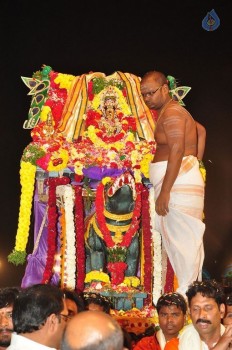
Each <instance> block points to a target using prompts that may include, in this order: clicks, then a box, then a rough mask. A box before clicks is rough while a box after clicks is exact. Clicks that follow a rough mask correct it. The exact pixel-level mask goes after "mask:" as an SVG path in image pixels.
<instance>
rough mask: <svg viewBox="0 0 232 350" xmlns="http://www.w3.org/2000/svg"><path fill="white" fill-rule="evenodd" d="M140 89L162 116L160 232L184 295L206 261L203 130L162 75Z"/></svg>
mask: <svg viewBox="0 0 232 350" xmlns="http://www.w3.org/2000/svg"><path fill="white" fill-rule="evenodd" d="M140 89H141V94H142V96H143V99H144V101H145V103H146V105H147V106H148V108H150V109H155V110H156V111H157V112H158V119H157V124H156V130H155V140H156V143H157V149H156V154H155V157H154V160H153V162H152V163H151V165H150V181H151V183H152V184H153V186H154V190H155V199H156V204H155V209H156V213H157V214H156V218H155V222H156V229H157V231H159V232H160V233H161V234H162V239H163V244H164V247H165V249H166V251H167V254H168V257H169V260H170V262H171V264H172V267H173V270H174V272H175V274H176V276H177V279H178V285H179V287H178V289H177V291H178V292H180V293H182V294H184V293H185V292H186V290H187V288H188V285H189V284H190V283H192V282H193V281H194V280H197V279H198V278H199V279H201V269H202V264H203V259H204V249H203V234H204V230H205V225H204V224H203V223H202V216H203V205H204V181H203V179H202V176H201V173H200V171H199V163H198V159H197V157H199V158H200V159H201V158H202V156H203V153H204V147H205V130H204V127H203V126H201V125H200V124H199V123H196V121H195V120H194V119H193V118H192V116H191V115H190V113H189V112H188V111H187V110H186V109H185V108H184V107H182V106H181V105H180V104H179V103H178V102H176V101H174V100H172V98H171V96H170V92H169V87H168V81H167V78H166V77H165V75H164V74H163V73H161V72H156V71H152V72H148V73H146V74H145V76H144V77H143V78H142V80H141V87H140ZM186 248H188V249H186Z"/></svg>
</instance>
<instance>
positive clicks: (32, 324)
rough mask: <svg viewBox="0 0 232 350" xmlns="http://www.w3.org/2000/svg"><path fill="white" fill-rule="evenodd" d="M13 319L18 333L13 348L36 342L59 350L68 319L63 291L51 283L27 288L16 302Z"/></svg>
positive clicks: (13, 339)
mask: <svg viewBox="0 0 232 350" xmlns="http://www.w3.org/2000/svg"><path fill="white" fill-rule="evenodd" d="M12 318H13V325H14V331H15V332H16V333H17V334H16V335H14V334H13V335H12V339H11V344H12V342H13V344H12V346H14V343H16V344H18V342H19V343H23V344H24V343H26V344H28V342H29V344H30V342H31V341H33V342H36V343H39V344H41V345H44V346H47V347H51V348H56V349H59V348H60V342H61V338H62V335H63V332H64V329H65V327H66V324H67V320H68V319H69V316H68V310H67V307H66V304H65V297H64V293H63V291H62V290H61V289H60V288H58V287H56V286H53V285H49V284H37V285H34V286H31V287H28V288H25V289H24V290H22V291H21V293H20V295H19V296H18V298H17V299H16V301H15V303H14V308H13V313H12ZM28 346H29V345H28ZM27 348H28V347H27Z"/></svg>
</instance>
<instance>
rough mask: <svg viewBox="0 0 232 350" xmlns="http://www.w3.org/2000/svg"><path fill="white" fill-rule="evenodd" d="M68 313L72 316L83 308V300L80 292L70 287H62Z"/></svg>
mask: <svg viewBox="0 0 232 350" xmlns="http://www.w3.org/2000/svg"><path fill="white" fill-rule="evenodd" d="M63 292H64V295H65V302H66V306H67V309H68V314H69V316H70V317H73V316H74V315H76V314H77V313H79V312H81V311H84V310H85V304H84V300H83V298H82V297H81V295H80V294H78V293H77V292H76V291H74V290H71V289H65V288H64V289H63Z"/></svg>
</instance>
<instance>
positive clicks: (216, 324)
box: [186, 280, 225, 343]
mask: <svg viewBox="0 0 232 350" xmlns="http://www.w3.org/2000/svg"><path fill="white" fill-rule="evenodd" d="M186 295H187V298H188V303H189V309H190V316H191V319H192V323H193V325H194V327H195V329H196V330H197V332H198V333H199V335H200V338H201V339H202V340H203V341H205V342H206V343H207V342H208V341H209V340H210V341H213V340H215V342H217V341H218V339H219V337H220V329H221V328H220V327H221V320H222V318H223V317H224V314H225V304H224V299H225V296H224V291H223V288H222V286H221V285H220V284H219V283H218V282H216V281H215V280H205V281H202V282H198V281H195V282H193V283H192V284H191V285H190V286H189V288H188V290H187V292H186Z"/></svg>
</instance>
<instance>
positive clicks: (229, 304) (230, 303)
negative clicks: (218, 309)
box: [222, 294, 232, 326]
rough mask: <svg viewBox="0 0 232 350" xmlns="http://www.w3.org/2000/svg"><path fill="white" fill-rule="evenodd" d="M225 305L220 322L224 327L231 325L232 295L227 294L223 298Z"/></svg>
mask: <svg viewBox="0 0 232 350" xmlns="http://www.w3.org/2000/svg"><path fill="white" fill-rule="evenodd" d="M225 305H226V312H225V317H224V318H223V320H222V322H223V324H224V326H228V325H229V324H232V294H228V295H227V296H226V297H225Z"/></svg>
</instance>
